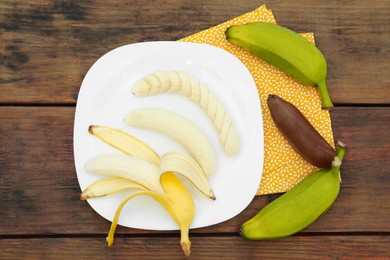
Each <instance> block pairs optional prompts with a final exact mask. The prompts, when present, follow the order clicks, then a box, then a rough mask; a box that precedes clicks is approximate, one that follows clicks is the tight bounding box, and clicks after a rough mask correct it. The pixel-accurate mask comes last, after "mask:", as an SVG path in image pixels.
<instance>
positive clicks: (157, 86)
mask: <svg viewBox="0 0 390 260" xmlns="http://www.w3.org/2000/svg"><path fill="white" fill-rule="evenodd" d="M162 92H169V93H180V94H183V95H185V96H187V97H189V98H190V99H191V100H192V101H194V102H195V103H197V104H199V105H200V107H202V108H203V109H204V110H205V111H206V113H207V115H208V116H209V118H210V119H211V120H212V122H213V123H214V126H215V127H216V129H217V130H218V133H219V137H220V142H221V144H222V145H223V147H224V150H225V152H226V153H227V154H228V155H234V154H236V153H237V152H238V150H239V148H240V142H239V138H238V134H237V131H236V129H235V127H234V126H233V124H232V120H231V118H230V116H229V115H228V113H227V111H226V109H225V107H224V105H223V104H222V102H221V101H220V100H219V99H218V97H217V96H216V95H215V93H214V92H212V91H210V90H209V89H208V87H207V86H206V85H205V84H204V83H202V82H200V81H199V80H198V79H196V78H195V77H192V76H190V75H188V74H186V73H184V72H181V71H169V72H162V71H156V72H154V73H152V74H149V75H147V76H146V77H145V78H143V79H141V80H139V81H137V82H136V83H135V85H134V87H133V93H134V95H136V96H148V95H153V94H158V93H162Z"/></svg>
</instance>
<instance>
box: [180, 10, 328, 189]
mask: <svg viewBox="0 0 390 260" xmlns="http://www.w3.org/2000/svg"><path fill="white" fill-rule="evenodd" d="M256 21H263V22H271V23H276V21H275V18H274V16H273V14H272V11H271V10H268V9H267V8H266V7H265V5H263V6H261V7H259V8H258V9H256V10H254V11H252V12H249V13H246V14H244V15H241V16H239V17H236V18H234V19H232V20H230V21H227V22H225V23H223V24H220V25H217V26H214V27H212V28H209V29H207V30H204V31H201V32H199V33H196V34H194V35H191V36H188V37H186V38H184V39H181V40H180V41H184V42H196V43H206V44H210V45H213V46H216V47H219V48H222V49H224V50H226V51H228V52H230V53H232V54H233V55H235V56H236V57H237V58H238V59H240V60H241V62H242V63H244V64H245V66H246V67H247V68H248V70H249V71H250V72H251V74H252V76H253V78H254V81H255V83H256V86H257V89H258V92H259V97H260V100H261V108H262V112H263V122H264V168H263V176H262V179H261V184H260V187H259V190H258V192H257V195H262V194H272V193H280V192H285V191H287V190H289V189H291V188H292V187H294V186H295V185H296V184H297V183H298V182H300V181H301V180H302V179H304V178H305V177H306V176H307V175H309V174H310V173H312V172H314V171H315V170H317V168H316V167H314V166H312V165H310V164H309V163H307V162H306V161H304V160H303V159H302V158H301V157H300V156H299V155H298V154H297V153H296V152H295V151H294V150H293V149H292V148H291V146H290V145H289V144H288V143H287V141H286V140H285V138H284V137H283V136H282V135H281V134H280V132H279V131H278V129H277V128H276V126H275V124H274V122H273V120H272V118H271V115H270V112H269V109H268V106H267V97H268V95H269V94H271V93H272V94H277V95H279V96H280V97H282V98H283V99H285V100H287V101H289V102H291V103H293V104H294V105H295V106H296V107H298V109H299V110H300V111H301V112H302V113H303V114H304V115H305V116H306V118H307V119H308V120H309V121H310V123H311V124H312V125H313V126H314V127H315V128H316V129H317V130H318V131H319V132H320V134H321V135H322V136H323V137H324V138H325V139H326V140H327V141H328V142H329V143H330V144H331V145H332V146H334V141H333V133H332V125H331V121H330V116H329V112H328V111H326V110H322V109H321V100H320V96H319V93H318V90H317V88H315V87H311V86H305V85H301V84H299V83H297V82H296V81H294V80H293V79H291V78H290V77H288V76H287V75H286V74H284V73H283V72H281V71H279V70H278V69H276V68H275V67H273V66H271V65H269V64H267V63H266V62H264V61H262V60H261V59H259V58H257V57H255V56H253V55H251V54H250V53H249V52H247V51H245V50H243V49H241V48H239V47H237V46H235V45H233V44H231V43H229V42H228V41H227V40H226V39H225V30H226V29H227V27H229V26H231V25H238V24H245V23H249V22H256ZM302 36H303V37H305V38H306V39H308V40H309V41H311V42H312V43H313V44H314V36H313V34H312V33H305V34H302ZM259 171H261V169H259Z"/></svg>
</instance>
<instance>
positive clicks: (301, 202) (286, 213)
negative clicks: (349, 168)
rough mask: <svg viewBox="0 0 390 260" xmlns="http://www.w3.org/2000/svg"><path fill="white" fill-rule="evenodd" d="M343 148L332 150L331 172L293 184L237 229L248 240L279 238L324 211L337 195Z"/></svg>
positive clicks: (302, 226) (311, 221) (315, 174)
mask: <svg viewBox="0 0 390 260" xmlns="http://www.w3.org/2000/svg"><path fill="white" fill-rule="evenodd" d="M345 149H346V148H345V145H344V144H343V143H341V142H339V143H338V145H337V146H336V150H337V156H336V157H335V160H334V165H333V167H332V168H326V169H321V170H319V171H317V172H315V173H313V174H311V175H310V176H308V177H307V178H306V179H304V180H303V181H301V182H300V183H299V184H297V185H296V186H295V187H294V188H292V189H291V190H290V191H288V192H286V193H285V194H283V195H282V196H280V197H279V198H277V199H276V200H274V201H272V202H271V203H270V204H268V205H267V206H265V207H264V208H263V209H262V210H261V211H260V212H259V213H257V215H256V216H254V217H253V218H251V219H250V220H248V221H246V222H245V223H244V224H242V226H241V235H242V236H243V237H244V238H246V239H249V240H261V239H274V238H282V237H286V236H290V235H292V234H295V233H296V232H298V231H300V230H302V229H304V228H305V227H307V226H308V225H310V224H311V223H313V222H314V221H315V220H316V219H317V218H318V217H319V216H321V215H322V214H323V213H324V212H325V211H327V210H328V209H329V208H330V206H331V205H332V204H333V203H334V201H335V200H336V198H337V196H338V193H339V191H340V178H339V171H340V166H341V162H342V160H343V158H344V153H345Z"/></svg>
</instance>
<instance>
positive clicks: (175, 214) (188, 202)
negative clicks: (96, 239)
mask: <svg viewBox="0 0 390 260" xmlns="http://www.w3.org/2000/svg"><path fill="white" fill-rule="evenodd" d="M160 181H161V185H162V187H163V188H164V190H165V192H166V194H167V197H165V196H161V195H160V194H159V193H157V192H154V191H152V190H150V191H139V192H135V193H133V194H131V195H130V196H129V197H127V198H126V199H125V200H124V201H123V202H122V203H121V205H120V206H119V207H118V209H117V211H116V213H115V216H114V219H113V221H112V223H111V228H110V231H109V233H108V236H107V238H106V240H107V243H108V246H111V245H112V243H113V241H114V233H115V229H116V227H117V223H118V219H119V215H120V213H121V211H122V209H123V207H124V206H125V205H126V203H127V202H128V201H129V200H131V199H132V198H134V197H135V196H140V195H147V196H150V197H151V198H153V199H154V200H156V201H157V202H159V203H160V204H161V205H162V206H163V207H164V208H165V210H166V211H167V212H168V213H169V214H170V215H171V217H172V218H173V220H174V221H175V222H176V223H177V224H178V226H179V228H180V234H181V238H180V244H181V247H182V250H183V252H184V254H185V255H186V256H189V255H190V254H191V242H190V240H189V228H190V225H191V223H192V220H193V218H194V215H195V205H194V201H193V199H192V196H191V194H190V192H189V191H188V190H187V188H186V187H185V185H184V184H183V183H181V182H180V180H179V179H178V178H177V177H176V176H175V175H174V174H173V173H172V172H166V173H164V174H163V175H162V176H161V179H160Z"/></svg>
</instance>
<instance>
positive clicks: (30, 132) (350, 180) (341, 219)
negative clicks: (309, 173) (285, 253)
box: [0, 106, 390, 235]
mask: <svg viewBox="0 0 390 260" xmlns="http://www.w3.org/2000/svg"><path fill="white" fill-rule="evenodd" d="M331 116H332V122H333V126H334V132H335V139H340V140H342V141H343V142H345V143H346V144H347V145H348V146H349V150H348V151H347V154H346V158H345V164H343V166H342V176H343V183H342V189H341V193H340V196H339V198H338V199H337V201H336V204H334V206H333V207H332V208H331V209H330V210H329V211H328V212H327V213H326V214H325V215H323V216H322V217H321V218H320V220H318V221H317V222H316V223H314V224H313V225H312V226H310V227H309V228H308V229H306V230H305V231H304V232H305V233H306V232H310V233H313V232H390V221H389V215H390V203H389V201H390V174H389V169H390V161H389V160H388V155H389V154H390V132H389V128H390V108H336V109H335V110H334V111H332V114H331ZM73 117H74V107H46V106H44V107H35V106H34V107H0V126H1V127H0V129H1V132H2V134H1V135H0V154H1V157H0V169H1V175H0V187H1V189H0V205H2V208H1V211H0V219H1V220H2V222H1V223H2V224H0V234H2V235H37V234H44V235H50V234H102V235H104V234H105V233H106V232H107V231H108V229H109V222H108V221H105V220H104V219H102V218H101V217H100V216H99V215H97V214H96V213H95V212H94V211H93V210H92V209H91V207H90V206H89V205H88V204H87V202H85V201H80V200H79V192H80V190H79V186H78V182H77V178H76V173H75V168H74V160H73V150H72V149H73V147H72V140H73V136H72V135H73ZM276 197H277V195H272V196H261V197H257V198H255V199H254V200H253V202H252V203H251V204H250V205H249V206H248V207H247V209H246V210H245V211H244V212H242V213H241V214H240V215H238V216H237V217H235V218H233V219H231V220H229V221H226V222H224V223H221V224H218V225H215V226H212V227H209V228H203V229H196V230H193V231H192V233H194V234H195V233H199V234H201V233H210V232H211V233H214V232H218V233H221V234H224V233H236V234H237V233H238V231H239V228H240V225H241V224H242V223H243V222H244V221H246V220H247V219H249V218H251V217H252V216H253V215H255V214H256V213H257V212H258V211H259V210H260V209H261V208H262V207H263V206H264V205H265V204H266V203H267V202H268V201H270V200H272V199H275V198H276ZM118 233H119V234H137V233H154V232H148V231H144V230H135V229H128V228H119V229H118ZM163 233H172V232H163ZM173 233H177V232H173Z"/></svg>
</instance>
